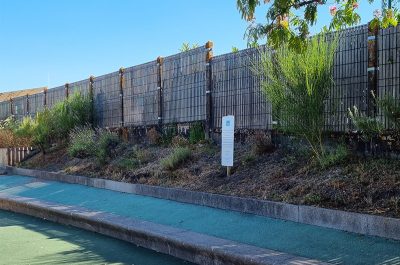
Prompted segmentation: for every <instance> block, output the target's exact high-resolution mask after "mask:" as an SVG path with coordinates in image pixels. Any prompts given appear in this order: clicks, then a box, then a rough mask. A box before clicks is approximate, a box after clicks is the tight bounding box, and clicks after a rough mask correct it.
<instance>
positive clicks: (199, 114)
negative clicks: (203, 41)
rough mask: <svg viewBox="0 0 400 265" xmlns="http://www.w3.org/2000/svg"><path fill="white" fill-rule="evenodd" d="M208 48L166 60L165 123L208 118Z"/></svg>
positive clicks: (164, 67) (163, 71) (164, 75)
mask: <svg viewBox="0 0 400 265" xmlns="http://www.w3.org/2000/svg"><path fill="white" fill-rule="evenodd" d="M206 55H207V49H206V47H205V46H202V47H199V48H196V49H193V50H190V51H188V52H183V53H179V54H176V55H173V56H169V57H166V58H165V59H164V62H163V65H162V74H161V76H162V94H163V117H162V119H163V123H164V124H168V123H178V122H192V121H199V120H205V119H206V85H207V79H206V78H207V77H206V74H207V72H206Z"/></svg>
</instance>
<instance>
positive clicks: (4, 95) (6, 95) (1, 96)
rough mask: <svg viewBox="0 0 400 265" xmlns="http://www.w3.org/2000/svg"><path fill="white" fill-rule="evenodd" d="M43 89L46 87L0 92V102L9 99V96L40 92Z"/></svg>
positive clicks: (14, 96)
mask: <svg viewBox="0 0 400 265" xmlns="http://www.w3.org/2000/svg"><path fill="white" fill-rule="evenodd" d="M44 89H46V87H38V88H31V89H24V90H18V91H12V92H3V93H1V92H0V102H1V101H6V100H10V99H11V98H16V97H21V96H26V95H33V94H37V93H41V92H42V91H43V90H44Z"/></svg>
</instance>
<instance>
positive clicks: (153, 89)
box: [123, 61, 159, 126]
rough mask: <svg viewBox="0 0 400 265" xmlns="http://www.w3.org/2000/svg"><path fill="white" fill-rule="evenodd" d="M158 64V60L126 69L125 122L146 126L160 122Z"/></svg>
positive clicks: (128, 124)
mask: <svg viewBox="0 0 400 265" xmlns="http://www.w3.org/2000/svg"><path fill="white" fill-rule="evenodd" d="M157 71H158V65H157V62H156V61H153V62H149V63H146V64H142V65H138V66H133V67H130V68H127V69H125V71H124V84H123V87H124V124H125V125H127V126H146V125H155V124H157V123H158V104H159V100H158V89H157V81H158V80H157V79H158V72H157Z"/></svg>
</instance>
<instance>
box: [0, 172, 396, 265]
mask: <svg viewBox="0 0 400 265" xmlns="http://www.w3.org/2000/svg"><path fill="white" fill-rule="evenodd" d="M0 194H5V195H14V196H22V197H27V198H34V199H39V200H42V201H47V202H51V203H58V204H63V205H71V206H79V207H84V208H87V209H91V210H95V211H103V212H109V213H112V214H116V215H119V216H124V217H131V218H135V219H140V220H144V221H149V222H153V223H157V224H161V225H167V226H170V227H174V228H180V229H186V230H190V231H193V232H197V233H202V234H205V235H210V236H214V237H218V238H222V239H228V240H232V241H236V242H241V243H244V244H248V245H253V246H257V247H260V248H267V249H273V250H277V251H281V252H285V253H289V254H293V255H297V256H302V257H307V258H312V259H317V260H321V261H325V262H329V263H334V264H400V242H399V241H392V240H385V239H381V238H376V237H366V236H360V235H356V234H351V233H346V232H342V231H337V230H332V229H327V228H321V227H316V226H310V225H304V224H299V223H294V222H290V221H282V220H276V219H270V218H266V217H260V216H254V215H249V214H241V213H238V212H232V211H225V210H219V209H214V208H208V207H203V206H197V205H191V204H185V203H179V202H174V201H168V200H162V199H156V198H152V197H146V196H139V195H132V194H125V193H119V192H115V191H110V190H104V189H96V188H92V187H88V186H81V185H75V184H66V183H60V182H50V181H43V180H37V179H34V178H30V177H21V176H3V177H1V176H0Z"/></svg>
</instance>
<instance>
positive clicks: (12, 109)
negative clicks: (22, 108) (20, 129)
mask: <svg viewBox="0 0 400 265" xmlns="http://www.w3.org/2000/svg"><path fill="white" fill-rule="evenodd" d="M10 115H11V116H13V115H14V102H13V99H12V98H10Z"/></svg>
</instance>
